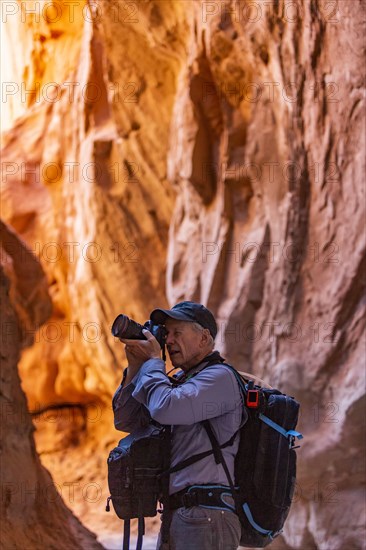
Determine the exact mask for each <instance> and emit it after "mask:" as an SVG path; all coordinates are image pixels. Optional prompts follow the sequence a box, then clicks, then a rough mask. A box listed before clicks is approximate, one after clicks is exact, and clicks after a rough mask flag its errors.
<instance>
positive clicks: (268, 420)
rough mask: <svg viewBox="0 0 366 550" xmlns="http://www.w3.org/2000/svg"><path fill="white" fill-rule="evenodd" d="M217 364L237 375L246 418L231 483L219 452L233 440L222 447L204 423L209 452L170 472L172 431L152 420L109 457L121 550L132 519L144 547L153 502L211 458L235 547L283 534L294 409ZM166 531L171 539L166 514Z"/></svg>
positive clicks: (291, 485) (289, 401)
mask: <svg viewBox="0 0 366 550" xmlns="http://www.w3.org/2000/svg"><path fill="white" fill-rule="evenodd" d="M213 364H215V365H217V364H218V361H217V360H215V361H209V362H206V363H205V365H204V367H203V368H206V367H208V366H212V365H213ZM221 364H222V366H223V367H225V368H228V369H230V370H231V371H232V372H233V373H234V375H235V378H236V380H237V382H238V384H239V389H240V393H241V396H242V400H243V405H244V406H245V407H246V409H247V412H248V419H247V421H246V423H245V424H244V425H243V426H242V427H241V428H240V440H239V448H238V452H237V455H236V457H235V467H234V478H235V479H234V480H232V479H231V476H230V473H229V471H228V468H227V466H226V463H225V459H224V457H223V454H222V452H221V449H222V448H224V447H226V446H228V445H231V444H232V443H233V441H234V438H235V436H236V434H234V436H232V437H231V438H230V440H229V441H227V442H225V443H224V444H222V445H220V444H219V443H218V441H217V439H216V437H215V434H214V432H213V430H212V427H211V424H210V421H209V420H205V421H203V422H202V424H203V426H204V428H205V430H206V432H207V435H208V437H209V439H210V442H211V446H212V450H211V451H205V452H202V453H199V454H197V455H194V456H192V457H190V458H188V459H185V460H184V461H182V462H180V463H179V464H177V465H176V466H174V468H170V467H169V460H170V455H169V437H170V427H167V426H160V425H159V424H158V423H156V422H154V421H152V423H151V424H150V425H149V426H147V427H146V428H141V429H139V430H136V432H134V433H133V434H130V435H129V436H127V437H125V438H123V439H122V440H121V441H120V442H119V445H118V447H116V448H115V449H113V450H112V451H111V452H110V454H109V457H108V484H109V489H110V493H111V496H110V497H109V498H108V501H107V508H106V510H107V511H109V500H110V499H112V503H113V506H114V509H115V511H116V513H117V515H118V517H120V518H121V519H124V520H125V527H124V546H123V548H124V549H128V548H129V531H130V521H129V520H130V519H131V518H139V536H138V541H137V546H136V548H137V549H140V548H141V547H142V535H143V533H144V524H143V518H144V517H152V516H155V515H156V508H157V501H158V500H160V501H161V500H163V498H162V497H164V495H165V498H166V497H167V488H168V486H169V474H170V473H172V472H173V471H174V472H176V471H179V470H181V469H183V468H186V467H187V466H189V465H190V464H193V463H195V462H198V461H199V460H201V459H202V458H204V457H207V456H209V455H211V454H213V455H214V459H215V461H216V463H217V464H219V463H221V464H222V467H223V469H224V471H225V474H226V476H227V479H228V483H229V486H230V489H231V493H232V495H233V497H234V501H235V512H236V513H237V515H238V516H239V519H240V523H241V527H242V533H241V539H240V544H241V545H242V546H245V547H247V548H264V547H265V546H267V545H268V544H270V543H271V542H272V541H273V540H274V538H276V537H277V536H278V535H279V534H280V533H281V532H282V528H283V525H284V523H285V520H286V518H287V516H288V513H289V510H290V506H291V500H292V497H293V493H294V490H295V482H296V451H295V449H296V447H295V439H296V438H298V439H301V438H302V437H303V436H302V435H301V434H300V433H299V432H297V431H295V428H296V424H297V420H298V414H299V407H300V406H299V403H298V402H297V401H295V399H294V398H292V397H289V396H287V395H285V394H283V393H281V392H280V391H279V390H276V389H268V388H264V387H261V386H259V385H254V383H253V382H252V381H251V380H248V379H247V377H248V376H249V377H250V376H251V375H242V374H241V373H239V372H238V371H237V370H236V369H234V367H232V366H231V365H229V364H227V363H224V362H222V363H221ZM201 370H203V369H201ZM198 372H201V371H198ZM198 372H197V373H196V374H198ZM165 502H166V500H165ZM168 512H169V511H168ZM164 525H165V533H168V532H169V526H168V525H167V521H166V522H165V521H164V513H163V527H164Z"/></svg>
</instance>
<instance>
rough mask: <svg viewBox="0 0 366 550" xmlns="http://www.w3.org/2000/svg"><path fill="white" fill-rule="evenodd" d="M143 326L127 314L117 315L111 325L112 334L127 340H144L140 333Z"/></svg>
mask: <svg viewBox="0 0 366 550" xmlns="http://www.w3.org/2000/svg"><path fill="white" fill-rule="evenodd" d="M143 328H144V327H143V326H142V325H140V324H139V323H136V321H133V320H132V319H130V318H129V317H127V315H123V314H121V315H118V317H116V319H115V320H114V322H113V325H112V334H113V336H116V337H117V338H119V339H121V338H126V339H129V340H146V338H145V336H144V335H143V333H142V329H143Z"/></svg>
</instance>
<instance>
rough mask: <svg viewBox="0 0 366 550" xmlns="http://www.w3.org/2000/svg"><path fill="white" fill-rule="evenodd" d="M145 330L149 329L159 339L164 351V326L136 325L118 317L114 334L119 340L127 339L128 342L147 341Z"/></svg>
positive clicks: (127, 319)
mask: <svg viewBox="0 0 366 550" xmlns="http://www.w3.org/2000/svg"><path fill="white" fill-rule="evenodd" d="M143 329H147V330H149V331H150V332H151V334H152V335H153V336H155V338H156V339H157V341H158V342H159V344H160V347H161V349H162V350H163V351H164V348H165V340H166V334H167V332H166V328H165V327H164V326H163V325H154V324H153V323H152V322H151V321H146V323H145V324H144V325H140V323H136V321H133V319H130V318H129V317H127V315H123V314H122V313H121V314H120V315H118V316H117V317H116V318H115V320H114V321H113V325H112V329H111V330H112V334H113V336H116V337H117V338H118V339H119V340H121V339H122V338H126V339H128V340H146V338H145V336H144V334H143V332H142V331H143Z"/></svg>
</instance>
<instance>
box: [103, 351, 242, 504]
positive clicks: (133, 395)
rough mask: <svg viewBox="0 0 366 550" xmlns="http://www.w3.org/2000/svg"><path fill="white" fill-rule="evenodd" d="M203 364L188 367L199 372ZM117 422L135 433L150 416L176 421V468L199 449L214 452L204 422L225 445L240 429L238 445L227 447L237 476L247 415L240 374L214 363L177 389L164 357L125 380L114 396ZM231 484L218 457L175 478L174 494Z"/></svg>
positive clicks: (228, 460) (173, 456)
mask: <svg viewBox="0 0 366 550" xmlns="http://www.w3.org/2000/svg"><path fill="white" fill-rule="evenodd" d="M201 368H202V364H201V365H198V366H197V367H195V368H194V369H192V370H190V371H189V375H192V374H194V373H195V372H197V370H198V371H199V370H200V369H201ZM113 411H114V423H115V427H116V428H117V430H121V431H125V432H131V431H133V430H135V429H136V428H139V427H143V426H146V425H147V424H148V423H149V421H150V418H153V419H154V420H156V421H157V422H160V423H161V424H169V425H172V449H171V466H175V465H176V464H178V462H181V461H182V460H184V459H186V458H189V457H191V456H193V455H195V454H197V453H201V452H203V451H208V450H211V449H212V447H211V443H210V441H209V439H208V436H207V433H206V431H205V429H204V427H203V426H202V424H201V422H202V421H203V420H210V423H211V426H212V428H213V431H214V433H215V435H216V437H217V440H218V441H219V443H220V444H223V443H225V442H226V441H228V440H229V439H230V438H231V437H232V436H233V435H234V433H237V435H236V437H235V439H234V443H233V445H231V446H230V447H226V448H224V449H222V453H223V456H224V458H225V461H226V464H227V466H228V469H229V472H230V474H231V476H232V479H234V458H235V455H236V453H237V451H238V445H239V433H238V430H239V428H240V426H242V425H243V424H244V423H245V421H246V419H247V412H246V410H245V408H244V407H243V402H242V398H241V395H240V391H239V386H238V382H237V381H236V379H235V375H234V374H233V373H232V372H231V371H230V369H228V368H227V367H224V366H222V365H220V364H219V363H218V364H217V365H211V366H209V367H206V368H205V369H203V370H201V371H200V372H198V374H196V375H195V376H194V377H192V378H190V379H188V380H187V381H186V382H184V383H183V384H181V385H180V386H178V387H174V386H173V384H172V383H171V381H170V380H169V378H168V377H167V376H166V374H165V363H164V361H163V360H161V359H149V360H148V361H146V362H145V363H144V364H143V365H142V367H141V368H140V370H139V371H138V373H137V374H136V376H135V377H134V378H133V379H132V381H131V382H130V383H129V384H127V386H125V387H124V385H123V382H122V384H121V385H120V386H119V387H118V389H117V391H116V393H115V395H114V397H113ZM195 484H218V485H226V486H227V485H228V480H227V477H226V475H225V472H224V470H223V467H222V466H221V464H216V463H215V459H214V457H213V455H210V456H208V457H206V458H204V459H202V460H200V461H199V462H197V463H195V464H192V465H191V466H188V467H187V468H184V469H183V470H180V471H178V472H175V473H173V474H171V476H170V488H169V493H170V494H173V493H175V492H177V491H180V490H181V489H184V488H185V487H187V486H189V485H195Z"/></svg>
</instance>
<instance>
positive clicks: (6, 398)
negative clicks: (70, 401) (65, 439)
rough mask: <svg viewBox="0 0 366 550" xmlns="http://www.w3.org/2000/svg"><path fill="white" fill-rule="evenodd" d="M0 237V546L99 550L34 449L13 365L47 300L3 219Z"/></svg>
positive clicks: (39, 275)
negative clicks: (27, 333)
mask: <svg viewBox="0 0 366 550" xmlns="http://www.w3.org/2000/svg"><path fill="white" fill-rule="evenodd" d="M0 237H1V239H0V240H1V244H2V247H1V259H2V263H3V264H4V267H5V270H4V268H3V266H2V265H0V297H1V391H0V406H1V460H0V462H1V468H0V471H1V547H2V548H4V549H5V548H6V550H11V549H27V550H31V549H39V548H50V549H51V548H52V549H54V550H56V549H65V550H70V549H71V548H75V549H77V548H80V549H81V548H84V549H86V548H88V549H95V550H97V549H101V548H103V547H102V546H101V545H100V544H98V543H97V541H96V540H95V536H93V534H92V533H90V532H89V531H88V530H87V529H86V528H85V527H84V526H83V525H82V524H81V523H80V522H79V520H78V519H77V518H76V517H75V516H74V515H73V514H72V512H71V511H70V510H69V509H68V508H67V507H66V506H65V504H64V503H63V501H62V499H61V497H60V495H59V493H58V491H57V486H56V485H55V483H54V482H53V480H52V477H51V475H50V474H49V473H48V471H47V470H46V469H45V468H44V467H43V466H42V465H41V462H40V459H39V456H38V454H37V452H36V448H35V444H34V437H33V432H34V426H33V424H32V420H31V418H30V415H29V413H28V410H27V402H26V397H25V395H24V393H23V391H22V389H21V386H20V379H19V375H18V369H17V363H18V361H19V356H20V350H21V348H22V347H23V346H24V345H31V338H30V337H29V336H28V337H27V338H24V337H23V335H24V334H26V326H27V324H28V326H29V324H32V323H39V324H41V323H43V322H44V321H46V319H47V317H48V315H49V313H50V306H51V300H50V297H49V295H48V289H47V282H46V280H45V277H44V274H43V272H42V269H41V267H40V265H39V262H38V261H37V260H36V258H34V256H32V254H31V252H30V251H29V250H28V249H27V247H26V246H25V244H24V243H23V242H21V241H20V240H19V239H18V238H17V237H16V235H15V234H14V233H13V232H12V231H11V230H10V229H9V228H7V227H6V225H5V224H3V223H1V227H0ZM4 243H6V245H5V248H3V244H4ZM10 243H11V246H10ZM10 252H12V253H15V255H14V256H12V255H11V254H10ZM20 259H21V261H20ZM5 271H6V272H7V273H8V275H9V276H10V279H11V283H10V281H9V278H8V277H7V276H6V275H5ZM25 271H26V274H25ZM27 277H28V279H27ZM14 304H15V305H14ZM18 308H21V311H22V316H21V317H22V320H23V324H22V323H20V316H19V311H20V310H19V309H18Z"/></svg>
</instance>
